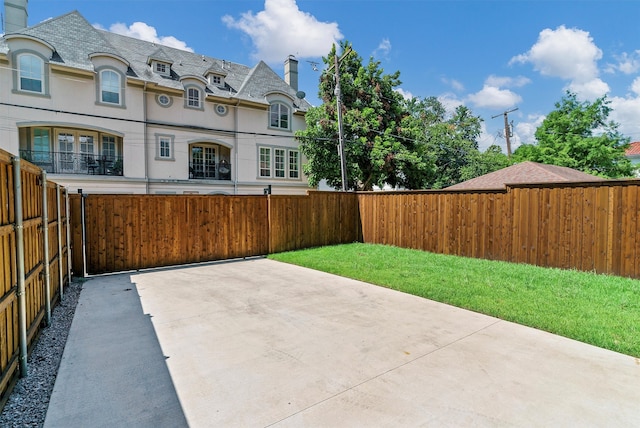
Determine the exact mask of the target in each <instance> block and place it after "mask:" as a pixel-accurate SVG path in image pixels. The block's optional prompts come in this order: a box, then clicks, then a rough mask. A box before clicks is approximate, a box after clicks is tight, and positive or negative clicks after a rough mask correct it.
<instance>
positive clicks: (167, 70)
mask: <svg viewBox="0 0 640 428" xmlns="http://www.w3.org/2000/svg"><path fill="white" fill-rule="evenodd" d="M153 69H154V70H155V72H156V73H158V74H160V75H162V76H170V75H171V66H169V64H167V63H164V62H159V61H156V62H155V64H154V67H153Z"/></svg>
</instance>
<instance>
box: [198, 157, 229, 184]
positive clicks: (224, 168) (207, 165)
mask: <svg viewBox="0 0 640 428" xmlns="http://www.w3.org/2000/svg"><path fill="white" fill-rule="evenodd" d="M189 178H192V179H196V180H231V165H230V164H229V163H228V162H224V161H222V162H219V163H215V162H191V163H190V164H189Z"/></svg>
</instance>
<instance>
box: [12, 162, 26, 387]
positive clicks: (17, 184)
mask: <svg viewBox="0 0 640 428" xmlns="http://www.w3.org/2000/svg"><path fill="white" fill-rule="evenodd" d="M13 186H14V187H13V188H14V193H15V202H14V210H15V230H16V264H17V272H16V273H17V277H18V291H17V297H18V330H19V332H18V335H19V341H20V357H19V358H20V377H26V376H27V302H26V298H25V278H24V225H23V223H22V177H21V174H20V158H19V157H14V158H13Z"/></svg>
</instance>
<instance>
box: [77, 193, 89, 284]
mask: <svg viewBox="0 0 640 428" xmlns="http://www.w3.org/2000/svg"><path fill="white" fill-rule="evenodd" d="M78 193H80V217H81V219H80V220H81V228H82V277H83V278H86V277H87V225H86V223H85V207H84V196H85V195H84V194H83V193H82V189H78Z"/></svg>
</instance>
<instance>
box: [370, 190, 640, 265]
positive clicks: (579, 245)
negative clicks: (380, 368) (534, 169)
mask: <svg viewBox="0 0 640 428" xmlns="http://www.w3.org/2000/svg"><path fill="white" fill-rule="evenodd" d="M358 198H359V206H360V217H361V218H362V236H363V241H364V242H367V243H380V244H388V245H395V246H398V247H405V248H415V249H420V250H425V251H430V252H435V253H442V254H455V255H459V256H466V257H475V258H484V259H493V260H504V261H509V262H515V263H528V264H534V265H539V266H545V267H558V268H565V269H577V270H583V271H594V272H598V273H609V274H614V275H620V276H628V277H632V278H640V228H638V224H637V222H638V213H639V211H640V180H620V181H604V182H595V183H580V184H576V183H572V184H548V183H546V184H540V185H514V186H508V187H507V189H506V190H504V191H476V192H460V191H455V192H454V191H449V192H447V191H446V190H445V191H431V192H413V193H393V194H392V193H379V194H375V193H374V194H359V196H358Z"/></svg>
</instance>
